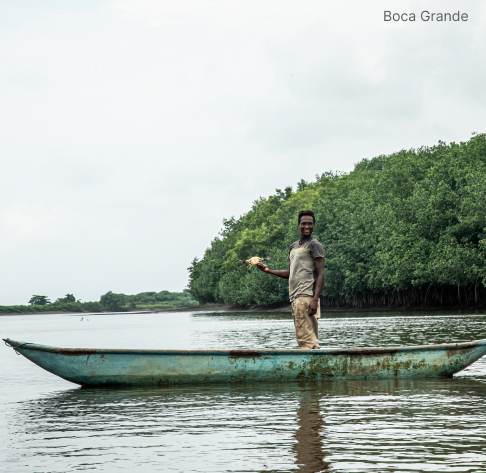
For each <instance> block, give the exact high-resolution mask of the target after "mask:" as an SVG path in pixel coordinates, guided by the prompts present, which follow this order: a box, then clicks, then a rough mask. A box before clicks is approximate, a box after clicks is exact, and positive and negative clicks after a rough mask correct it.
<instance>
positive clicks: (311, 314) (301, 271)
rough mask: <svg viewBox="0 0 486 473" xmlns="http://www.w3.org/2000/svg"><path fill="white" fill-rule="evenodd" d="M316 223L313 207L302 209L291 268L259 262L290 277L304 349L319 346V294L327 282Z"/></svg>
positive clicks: (297, 328) (262, 267) (294, 314)
mask: <svg viewBox="0 0 486 473" xmlns="http://www.w3.org/2000/svg"><path fill="white" fill-rule="evenodd" d="M315 224H316V219H315V217H314V212H312V210H301V211H300V212H299V217H298V225H297V226H298V228H299V230H300V240H298V241H295V242H294V243H292V244H291V245H290V248H289V256H288V258H287V259H288V261H289V269H288V270H284V271H274V270H273V269H270V268H269V267H268V266H267V265H266V264H263V263H258V265H257V266H258V269H260V270H261V271H264V272H265V273H269V274H273V275H275V276H278V277H280V278H283V279H288V280H289V296H290V302H291V303H292V317H293V319H294V325H295V335H296V337H297V343H298V345H299V348H300V349H301V350H312V349H316V348H319V342H318V332H317V319H319V318H320V317H321V309H320V303H319V296H320V295H321V291H322V287H323V286H324V248H323V247H322V245H321V244H320V243H319V242H318V241H317V240H316V239H315V238H314V237H313V236H312V232H313V231H314V228H315Z"/></svg>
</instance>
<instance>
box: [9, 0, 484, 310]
mask: <svg viewBox="0 0 486 473" xmlns="http://www.w3.org/2000/svg"><path fill="white" fill-rule="evenodd" d="M12 5H13V6H11V7H9V6H8V5H3V6H2V10H1V11H0V17H1V19H2V20H1V23H0V62H1V64H2V71H1V72H0V100H1V103H2V107H1V109H0V137H1V140H2V141H1V142H2V155H1V158H0V166H1V170H2V173H1V176H2V183H1V186H0V216H1V222H2V223H1V225H2V227H1V228H0V232H1V233H0V240H1V241H0V247H1V248H2V251H1V252H0V267H1V268H2V271H3V274H4V275H6V274H8V277H5V281H4V282H3V284H2V290H1V292H0V304H1V303H15V302H19V301H20V302H21V301H25V300H28V297H30V295H32V294H34V293H40V292H44V293H46V294H47V295H49V296H51V297H58V296H60V295H63V294H65V293H67V292H70V293H72V292H74V293H75V295H76V296H77V297H80V298H82V299H83V300H88V299H94V298H97V297H99V295H100V294H102V293H104V292H106V291H107V290H114V291H120V292H126V293H130V292H138V291H142V290H161V289H169V290H181V289H182V288H183V287H184V286H185V284H186V281H187V271H186V268H187V266H188V265H189V263H190V261H191V260H192V258H193V257H194V256H196V255H197V256H201V255H202V253H203V251H204V249H205V248H206V247H207V245H208V244H209V243H210V241H211V239H212V238H213V237H214V236H215V235H216V234H217V232H218V230H219V229H220V228H221V221H222V219H223V218H224V217H230V216H231V215H236V216H238V215H240V214H241V213H243V212H245V211H246V210H248V208H249V206H250V205H251V202H252V201H253V200H254V199H255V198H257V197H259V196H260V195H268V194H269V193H271V192H273V190H274V189H275V188H283V187H285V186H286V185H289V184H290V185H292V184H295V183H296V182H297V181H299V180H300V179H301V178H304V179H312V177H313V176H314V175H315V174H316V173H321V172H323V171H325V170H328V169H333V170H335V169H339V170H344V171H346V170H350V169H351V168H352V165H353V163H355V162H357V161H358V160H360V159H362V158H365V157H367V158H369V157H372V156H375V155H378V154H382V153H387V152H393V151H396V150H399V149H402V148H404V147H405V148H406V147H412V146H414V147H415V146H420V145H423V144H434V143H435V142H437V141H438V140H439V139H442V140H446V141H451V140H465V139H467V138H468V137H469V136H470V133H471V132H472V131H478V132H480V131H484V129H485V118H484V117H485V116H486V113H485V105H486V104H485V92H484V87H483V86H482V84H483V83H484V79H485V66H484V64H486V61H485V59H486V58H485V57H484V55H485V52H484V50H483V44H484V40H485V38H484V35H485V33H484V22H485V21H486V20H485V16H484V15H485V13H484V12H485V6H483V3H482V2H480V1H473V0H468V1H463V2H458V1H441V2H438V1H435V0H434V1H428V2H415V1H396V2H393V4H390V2H388V1H373V2H362V1H344V2H343V1H337V0H336V1H325V0H321V1H311V0H308V1H302V2H295V1H294V2H290V1H285V2H281V1H279V2H277V1H273V0H272V1H258V2H256V1H253V0H247V1H236V2H228V1H219V0H199V1H180V2H168V1H148V0H143V1H131V0H127V1H121V2H105V3H103V2H96V3H91V4H89V3H83V5H82V8H81V6H80V5H79V4H74V3H73V4H72V6H69V4H66V3H65V2H62V3H58V4H54V3H53V4H50V5H51V7H50V8H49V9H48V10H46V9H43V8H40V7H36V9H35V10H34V9H31V10H25V9H18V8H17V6H16V4H12ZM392 7H393V9H396V10H397V11H400V10H402V11H420V10H421V9H423V8H425V7H427V8H429V9H430V10H432V9H435V10H436V11H439V10H445V9H448V10H452V11H453V10H457V9H460V10H461V11H462V10H464V11H468V12H469V13H470V21H469V22H468V23H465V24H450V25H448V24H424V23H416V24H397V23H385V22H384V21H383V10H384V9H390V8H392ZM70 8H76V10H74V9H70ZM40 222H44V223H45V222H51V223H50V224H49V225H47V226H43V225H44V224H43V223H40Z"/></svg>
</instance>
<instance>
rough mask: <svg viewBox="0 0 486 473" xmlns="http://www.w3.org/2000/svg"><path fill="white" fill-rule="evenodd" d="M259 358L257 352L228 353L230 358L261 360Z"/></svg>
mask: <svg viewBox="0 0 486 473" xmlns="http://www.w3.org/2000/svg"><path fill="white" fill-rule="evenodd" d="M261 356H262V355H261V353H259V352H258V350H231V351H230V352H229V357H230V358H261Z"/></svg>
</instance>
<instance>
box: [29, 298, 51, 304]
mask: <svg viewBox="0 0 486 473" xmlns="http://www.w3.org/2000/svg"><path fill="white" fill-rule="evenodd" d="M50 303H51V301H50V300H49V299H48V298H47V296H32V297H31V298H30V301H29V304H30V305H47V304H50Z"/></svg>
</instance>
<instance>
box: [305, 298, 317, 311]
mask: <svg viewBox="0 0 486 473" xmlns="http://www.w3.org/2000/svg"><path fill="white" fill-rule="evenodd" d="M318 304H319V299H312V300H311V301H310V302H309V308H308V309H307V310H308V311H309V315H315V314H317V307H318Z"/></svg>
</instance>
